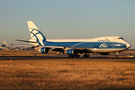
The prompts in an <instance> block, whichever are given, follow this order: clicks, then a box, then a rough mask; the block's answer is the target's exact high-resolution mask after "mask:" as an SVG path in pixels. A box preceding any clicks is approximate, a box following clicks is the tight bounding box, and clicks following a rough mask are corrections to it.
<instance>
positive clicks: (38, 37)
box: [27, 21, 46, 45]
mask: <svg viewBox="0 0 135 90" xmlns="http://www.w3.org/2000/svg"><path fill="white" fill-rule="evenodd" d="M27 24H28V28H29V31H30V36H31V39H30V41H35V42H39V45H44V43H45V42H46V38H45V36H44V35H43V34H42V32H41V31H40V30H39V29H38V28H37V26H36V25H35V24H34V23H33V22H32V21H27Z"/></svg>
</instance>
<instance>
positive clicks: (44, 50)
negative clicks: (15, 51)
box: [39, 47, 49, 54]
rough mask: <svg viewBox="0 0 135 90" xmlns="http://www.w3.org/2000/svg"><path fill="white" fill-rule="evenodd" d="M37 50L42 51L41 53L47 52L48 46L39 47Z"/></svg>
mask: <svg viewBox="0 0 135 90" xmlns="http://www.w3.org/2000/svg"><path fill="white" fill-rule="evenodd" d="M39 52H40V53H43V54H45V53H48V52H49V48H46V47H42V48H40V49H39Z"/></svg>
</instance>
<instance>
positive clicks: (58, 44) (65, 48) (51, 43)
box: [17, 21, 131, 57]
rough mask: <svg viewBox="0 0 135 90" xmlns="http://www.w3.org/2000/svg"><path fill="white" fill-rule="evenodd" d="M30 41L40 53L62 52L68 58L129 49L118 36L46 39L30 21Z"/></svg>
mask: <svg viewBox="0 0 135 90" xmlns="http://www.w3.org/2000/svg"><path fill="white" fill-rule="evenodd" d="M27 23H28V28H29V31H30V36H31V39H30V40H29V41H25V40H17V41H24V42H29V43H30V44H32V45H33V46H34V47H36V48H38V51H39V52H40V53H43V54H45V53H48V52H49V50H52V51H56V52H62V53H64V54H67V55H68V56H69V57H79V56H80V54H84V55H83V56H84V57H89V53H95V54H101V55H109V53H111V52H116V53H117V54H118V53H119V52H120V51H124V50H127V49H128V48H130V47H131V45H130V43H128V42H127V41H126V40H124V39H123V38H122V37H120V36H105V37H97V38H92V39H47V38H46V37H45V36H44V35H43V33H42V32H41V31H40V30H39V29H38V28H37V27H36V25H35V24H34V23H33V22H32V21H27Z"/></svg>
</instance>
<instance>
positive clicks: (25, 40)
mask: <svg viewBox="0 0 135 90" xmlns="http://www.w3.org/2000/svg"><path fill="white" fill-rule="evenodd" d="M15 41H21V42H28V43H39V42H33V41H27V40H19V39H15Z"/></svg>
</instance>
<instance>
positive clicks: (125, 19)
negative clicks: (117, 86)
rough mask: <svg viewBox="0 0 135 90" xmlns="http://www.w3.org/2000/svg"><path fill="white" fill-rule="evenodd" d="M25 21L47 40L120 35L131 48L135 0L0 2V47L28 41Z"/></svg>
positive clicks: (1, 0)
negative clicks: (36, 28) (32, 25)
mask: <svg viewBox="0 0 135 90" xmlns="http://www.w3.org/2000/svg"><path fill="white" fill-rule="evenodd" d="M27 21H33V22H34V23H35V25H36V26H37V27H38V28H39V29H40V31H42V33H43V34H44V35H45V36H46V37H47V38H49V39H61V38H69V39H71V38H72V39H81V38H83V39H85V38H95V37H101V36H121V37H123V38H124V39H125V40H126V41H128V42H129V43H131V45H132V46H131V48H132V49H135V40H134V39H135V0H0V44H3V41H7V42H8V43H14V44H20V43H21V42H18V41H14V39H23V40H29V39H30V34H29V30H28V26H27ZM21 44H22V43H21ZM23 44H27V43H23Z"/></svg>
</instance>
